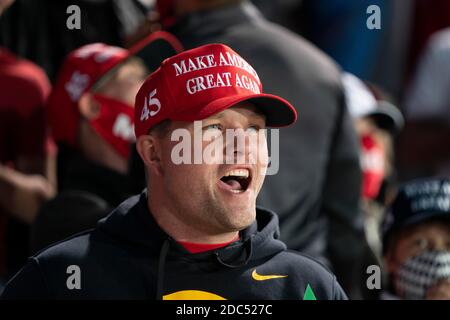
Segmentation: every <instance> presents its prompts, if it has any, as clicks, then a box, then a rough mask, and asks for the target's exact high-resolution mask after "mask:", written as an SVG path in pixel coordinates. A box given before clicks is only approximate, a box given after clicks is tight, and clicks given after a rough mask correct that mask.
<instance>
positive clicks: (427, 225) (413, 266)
mask: <svg viewBox="0 0 450 320" xmlns="http://www.w3.org/2000/svg"><path fill="white" fill-rule="evenodd" d="M383 252H384V267H385V272H386V273H387V275H388V283H387V287H386V288H387V289H386V290H384V291H383V292H382V294H381V299H426V300H450V180H449V179H429V178H427V179H420V180H415V181H412V182H409V183H406V184H405V185H403V186H402V187H401V189H400V191H399V193H398V195H397V197H396V198H395V201H394V202H393V203H392V206H391V207H390V208H389V210H388V211H387V214H386V217H385V220H384V224H383Z"/></svg>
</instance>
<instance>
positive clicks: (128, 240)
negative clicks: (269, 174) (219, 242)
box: [97, 191, 286, 266]
mask: <svg viewBox="0 0 450 320" xmlns="http://www.w3.org/2000/svg"><path fill="white" fill-rule="evenodd" d="M97 230H98V231H99V232H103V233H104V234H105V235H106V236H108V237H109V238H111V240H113V241H114V240H117V241H116V242H117V243H120V244H121V245H124V244H129V245H130V247H136V246H137V247H140V248H142V249H143V250H146V251H149V250H150V251H151V252H160V250H161V248H162V246H163V244H164V242H166V241H169V244H170V255H176V256H183V257H184V258H189V259H194V260H209V259H208V258H209V257H211V256H212V255H213V256H216V257H219V259H218V261H219V262H221V261H222V262H225V261H226V263H222V264H223V265H224V266H227V265H230V266H232V265H233V263H239V260H240V259H241V258H243V257H242V255H243V254H244V253H245V252H244V251H245V247H246V246H249V243H250V244H251V257H248V256H247V257H245V259H248V260H250V259H252V260H253V259H261V258H265V257H271V256H273V255H275V254H277V253H278V252H280V251H283V250H286V246H285V244H284V243H283V242H281V241H280V240H279V237H280V231H279V226H278V217H277V215H276V214H275V213H274V212H272V211H269V210H266V209H263V208H259V207H258V208H257V210H256V220H255V221H254V222H253V223H252V224H251V225H250V226H249V227H247V228H246V229H244V230H242V231H241V232H240V233H239V235H240V239H239V240H238V241H235V242H233V243H231V244H229V245H227V246H226V247H223V248H219V249H216V250H211V251H208V252H202V253H196V254H192V253H189V252H188V251H187V250H186V249H185V248H184V247H183V246H181V245H180V244H178V243H177V242H176V241H175V240H174V239H172V238H171V237H170V236H169V235H168V234H167V233H165V232H164V231H163V230H162V229H161V228H160V227H159V226H158V224H157V223H156V221H155V219H154V218H153V216H152V214H151V213H150V211H149V209H148V205H147V192H146V191H144V192H142V193H141V194H140V195H136V196H134V197H131V198H129V199H128V200H126V201H124V202H123V203H122V204H121V205H120V206H118V207H117V208H116V209H115V210H114V211H112V212H111V214H109V215H108V216H107V217H106V218H104V219H102V220H100V221H99V222H98V228H97ZM245 259H244V260H245Z"/></svg>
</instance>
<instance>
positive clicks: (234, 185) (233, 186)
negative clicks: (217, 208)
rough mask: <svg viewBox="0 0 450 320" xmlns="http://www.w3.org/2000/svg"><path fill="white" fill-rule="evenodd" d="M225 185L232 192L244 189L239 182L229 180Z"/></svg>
mask: <svg viewBox="0 0 450 320" xmlns="http://www.w3.org/2000/svg"><path fill="white" fill-rule="evenodd" d="M225 183H226V184H228V185H229V186H230V187H231V189H232V190H241V189H242V187H241V184H240V183H239V182H238V181H237V180H234V179H229V180H227V181H225Z"/></svg>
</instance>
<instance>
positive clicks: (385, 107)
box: [366, 101, 405, 133]
mask: <svg viewBox="0 0 450 320" xmlns="http://www.w3.org/2000/svg"><path fill="white" fill-rule="evenodd" d="M366 116H368V117H371V118H372V119H374V121H375V122H376V124H377V126H378V127H380V128H382V129H385V130H388V131H391V132H393V133H397V132H400V131H401V130H402V128H403V126H404V123H405V120H404V118H403V115H402V113H401V112H400V111H399V110H398V109H397V108H396V107H395V106H394V105H392V104H390V103H389V102H386V101H381V102H379V105H378V107H377V108H376V109H375V110H374V111H372V112H370V113H368V114H366Z"/></svg>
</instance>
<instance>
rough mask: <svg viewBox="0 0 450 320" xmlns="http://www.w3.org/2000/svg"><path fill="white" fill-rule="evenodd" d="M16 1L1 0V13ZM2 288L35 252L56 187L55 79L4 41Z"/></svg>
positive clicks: (0, 76) (0, 67) (0, 71)
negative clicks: (50, 101) (42, 214)
mask: <svg viewBox="0 0 450 320" xmlns="http://www.w3.org/2000/svg"><path fill="white" fill-rule="evenodd" d="M12 3H13V1H5V0H2V1H0V16H1V14H2V13H4V12H7V11H6V9H7V8H8V6H9V5H11V4H12ZM0 86H1V90H0V291H1V287H2V283H3V282H4V281H6V279H7V278H8V277H9V276H10V275H13V274H14V273H15V272H17V270H18V268H20V266H21V265H22V264H23V263H24V262H25V261H26V258H27V256H28V253H29V224H30V223H32V222H33V221H34V219H35V217H36V214H37V212H38V210H39V208H40V206H41V204H42V203H43V202H44V201H46V200H48V199H50V198H51V197H52V196H53V195H54V193H55V187H56V186H55V175H54V166H55V148H54V145H53V144H52V141H51V140H50V139H49V136H48V134H47V123H46V119H45V107H44V105H45V102H46V99H47V96H48V94H49V92H50V83H49V80H48V78H47V76H46V74H45V72H44V71H43V70H42V69H41V68H40V67H39V66H37V65H35V64H34V63H32V62H30V61H28V60H25V59H21V58H19V57H17V56H16V55H14V54H13V53H11V52H10V51H9V50H8V49H6V48H4V47H0Z"/></svg>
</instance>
